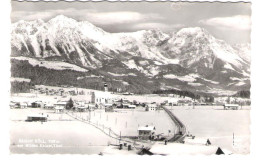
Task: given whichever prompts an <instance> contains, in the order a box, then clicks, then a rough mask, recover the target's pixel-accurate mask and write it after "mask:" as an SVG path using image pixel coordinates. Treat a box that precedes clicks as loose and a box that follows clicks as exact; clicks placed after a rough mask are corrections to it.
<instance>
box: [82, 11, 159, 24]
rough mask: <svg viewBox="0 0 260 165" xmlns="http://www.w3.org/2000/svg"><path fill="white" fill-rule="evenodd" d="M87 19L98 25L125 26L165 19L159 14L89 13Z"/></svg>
mask: <svg viewBox="0 0 260 165" xmlns="http://www.w3.org/2000/svg"><path fill="white" fill-rule="evenodd" d="M85 18H86V19H87V20H89V21H90V22H92V23H96V24H102V25H107V24H125V23H135V22H143V21H149V20H161V19H163V18H162V17H160V16H159V15H157V14H153V13H148V14H142V13H139V12H131V11H124V12H102V13H99V12H92V13H87V14H86V15H85Z"/></svg>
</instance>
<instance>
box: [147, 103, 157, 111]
mask: <svg viewBox="0 0 260 165" xmlns="http://www.w3.org/2000/svg"><path fill="white" fill-rule="evenodd" d="M145 110H146V111H156V110H157V105H156V104H147V105H146V107H145Z"/></svg>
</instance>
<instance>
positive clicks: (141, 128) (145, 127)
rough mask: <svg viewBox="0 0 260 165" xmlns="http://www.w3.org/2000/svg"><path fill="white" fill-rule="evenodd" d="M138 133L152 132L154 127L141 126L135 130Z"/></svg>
mask: <svg viewBox="0 0 260 165" xmlns="http://www.w3.org/2000/svg"><path fill="white" fill-rule="evenodd" d="M137 130H138V131H153V130H155V126H148V125H146V126H141V127H138V129H137Z"/></svg>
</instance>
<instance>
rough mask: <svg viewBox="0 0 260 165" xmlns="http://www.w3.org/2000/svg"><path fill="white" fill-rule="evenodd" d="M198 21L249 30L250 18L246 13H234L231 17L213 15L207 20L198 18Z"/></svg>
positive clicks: (220, 26)
mask: <svg viewBox="0 0 260 165" xmlns="http://www.w3.org/2000/svg"><path fill="white" fill-rule="evenodd" d="M199 23H201V24H204V25H209V26H215V27H217V28H228V29H234V30H235V29H236V30H250V29H251V19H250V16H248V15H235V16H232V17H215V18H210V19H207V20H200V21H199Z"/></svg>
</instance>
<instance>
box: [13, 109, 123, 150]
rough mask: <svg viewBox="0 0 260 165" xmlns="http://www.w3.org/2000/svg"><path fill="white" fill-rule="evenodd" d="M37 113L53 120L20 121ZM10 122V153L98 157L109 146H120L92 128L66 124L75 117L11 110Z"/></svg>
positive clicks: (79, 123) (42, 111) (70, 123)
mask: <svg viewBox="0 0 260 165" xmlns="http://www.w3.org/2000/svg"><path fill="white" fill-rule="evenodd" d="M37 113H44V114H48V115H49V118H50V121H48V122H43V123H41V122H25V121H21V120H25V119H26V116H27V115H29V114H37ZM10 119H11V123H10V151H11V153H25V154H27V153H28V154H30V153H41V154H43V153H45V154H57V153H60V154H99V153H100V152H101V151H103V150H104V148H105V147H106V146H107V145H108V144H109V143H112V144H117V143H118V142H117V141H116V140H115V139H112V138H110V137H108V136H106V135H105V134H103V133H102V132H101V131H100V130H98V129H96V128H95V127H93V126H91V125H88V124H84V123H82V122H79V121H75V120H73V121H66V120H72V118H70V117H68V116H67V115H65V114H55V113H53V111H50V110H47V111H46V110H39V109H16V110H15V109H12V110H11V116H10ZM60 119H61V120H62V121H59V120H60ZM21 145H23V146H21ZM36 145H37V146H36ZM39 145H42V146H41V147H39Z"/></svg>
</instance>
